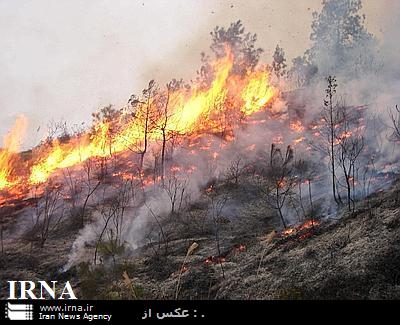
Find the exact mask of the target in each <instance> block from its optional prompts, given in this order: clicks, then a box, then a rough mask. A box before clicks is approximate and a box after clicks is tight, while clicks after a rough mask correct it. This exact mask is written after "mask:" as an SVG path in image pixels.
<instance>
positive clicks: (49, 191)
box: [32, 181, 64, 247]
mask: <svg viewBox="0 0 400 325" xmlns="http://www.w3.org/2000/svg"><path fill="white" fill-rule="evenodd" d="M37 199H38V202H37V203H36V206H35V209H34V216H33V218H34V223H33V227H32V235H33V238H34V240H35V241H37V242H38V245H39V246H40V247H44V245H45V242H46V241H47V239H48V238H49V235H50V234H51V232H53V231H54V230H55V229H56V228H57V227H58V225H59V224H60V222H61V220H62V219H63V217H64V206H63V201H62V200H61V186H60V185H58V184H54V183H53V182H52V181H49V182H48V183H47V185H46V187H45V189H44V192H43V194H40V199H39V197H37Z"/></svg>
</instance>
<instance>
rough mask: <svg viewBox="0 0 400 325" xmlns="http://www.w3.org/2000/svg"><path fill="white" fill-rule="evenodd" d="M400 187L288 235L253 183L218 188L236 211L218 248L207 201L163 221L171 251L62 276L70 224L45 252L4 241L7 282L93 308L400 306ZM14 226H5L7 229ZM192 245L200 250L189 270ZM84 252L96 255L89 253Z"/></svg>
mask: <svg viewBox="0 0 400 325" xmlns="http://www.w3.org/2000/svg"><path fill="white" fill-rule="evenodd" d="M399 185H400V183H399V182H397V183H395V184H394V185H393V186H392V187H391V188H389V189H387V190H384V191H380V192H378V193H376V194H373V195H371V196H370V197H368V198H367V199H365V200H363V201H362V202H359V203H358V204H357V209H356V212H355V213H354V214H352V215H351V214H349V213H348V212H347V211H346V210H345V209H342V210H341V211H339V212H338V214H337V217H335V219H332V218H330V219H325V220H324V219H322V220H319V224H318V225H315V226H314V227H311V228H309V229H305V230H300V231H298V232H296V233H293V234H291V235H283V234H282V233H274V232H273V230H274V229H277V230H278V231H279V229H281V228H280V227H281V226H280V223H279V220H278V218H276V217H275V213H274V211H271V210H270V209H268V207H266V206H265V204H263V202H262V200H260V197H259V196H257V195H256V194H257V193H256V192H254V191H253V192H252V191H251V189H250V188H244V187H245V186H246V183H244V184H243V185H240V186H232V185H228V184H219V185H215V189H214V191H215V194H214V196H213V198H212V200H213V201H214V202H218V201H219V200H221V198H222V197H223V198H226V197H229V198H231V199H232V198H234V199H235V202H236V205H235V207H232V208H230V209H229V210H225V211H230V215H227V216H222V215H220V216H219V217H218V224H219V225H220V227H219V233H218V236H219V241H217V240H216V237H215V231H213V224H212V223H210V222H209V221H205V222H203V223H202V221H201V218H202V217H201V216H202V215H203V214H204V213H206V212H205V211H208V210H207V202H208V201H207V200H209V197H207V195H206V194H204V195H203V196H202V197H201V198H200V199H199V200H198V201H197V202H196V203H195V204H193V205H192V206H191V209H190V211H189V212H187V214H186V216H185V215H181V216H172V217H171V216H168V217H166V218H165V219H163V220H162V221H161V222H162V227H163V229H164V233H165V234H168V241H167V247H166V245H165V243H166V241H164V240H160V241H159V242H156V241H155V242H152V243H149V244H146V245H144V246H143V247H141V248H139V249H137V250H135V251H128V250H124V251H123V252H120V253H119V254H118V256H117V255H115V256H114V258H110V257H109V258H108V259H107V257H106V254H104V256H105V257H104V259H102V260H101V262H100V263H97V265H96V266H89V264H85V263H81V264H78V265H75V266H73V267H72V268H70V269H69V270H67V271H63V268H64V266H65V265H66V264H67V262H68V256H69V254H70V252H71V249H72V244H73V242H74V239H75V238H76V237H77V235H78V233H79V228H77V227H74V225H73V224H71V222H70V221H69V224H65V225H64V226H63V228H62V231H58V232H55V233H53V234H51V236H50V238H49V239H48V242H47V243H46V245H45V247H44V248H38V247H36V246H35V245H32V244H30V243H29V242H28V241H24V240H21V239H20V238H17V237H15V239H14V240H8V241H5V242H4V247H3V253H2V254H1V255H0V269H1V272H0V277H1V279H0V280H1V281H7V280H9V279H12V278H18V279H25V278H28V279H32V280H35V279H37V280H40V279H48V278H50V279H52V280H58V281H61V282H63V281H66V280H70V281H71V282H72V283H73V285H74V286H75V290H76V292H77V295H78V297H79V298H90V299H97V298H106V299H175V298H176V297H177V298H178V299H399V298H400V271H399V270H400V205H399V199H400V197H399ZM253 190H254V189H253ZM224 200H225V199H224ZM22 211H23V209H22ZM225 214H226V212H225ZM15 220H18V218H16V217H15V218H14V219H8V223H7V227H9V229H12V228H13V227H15V226H16V225H15ZM13 222H14V225H13ZM3 226H4V224H3ZM26 235H27V234H25V236H26ZM22 238H24V237H22ZM193 243H197V244H198V247H197V248H196V249H195V250H194V251H193V253H192V254H190V255H189V256H188V257H187V258H186V261H185V262H184V260H185V256H186V253H187V249H188V247H189V246H190V245H192V244H193ZM218 243H219V249H218V247H217V244H218ZM86 249H87V250H88V252H90V253H93V247H92V246H91V245H90V243H87V247H86ZM218 251H219V252H220V254H218ZM182 263H184V264H182ZM180 270H182V271H181V272H180ZM125 272H126V275H128V279H127V277H126V275H125V278H124V276H123V274H124V273H125ZM178 283H179V284H178ZM178 286H179V288H178V289H177V287H178ZM1 295H2V297H4V296H6V295H7V293H6V292H4V291H3V292H2V293H1Z"/></svg>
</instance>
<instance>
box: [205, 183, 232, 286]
mask: <svg viewBox="0 0 400 325" xmlns="http://www.w3.org/2000/svg"><path fill="white" fill-rule="evenodd" d="M206 193H207V197H208V199H209V200H210V205H209V214H210V216H211V219H212V221H213V224H214V237H215V244H216V248H217V254H218V255H217V256H218V259H217V261H218V262H219V264H220V266H221V272H222V277H223V278H224V279H225V271H224V267H223V265H222V259H221V255H222V251H221V226H222V225H223V224H224V218H223V215H222V212H223V209H224V207H225V205H226V202H227V201H228V196H227V195H226V194H225V195H219V196H218V195H217V193H216V191H215V189H214V187H213V186H210V187H209V188H208V189H207V190H206Z"/></svg>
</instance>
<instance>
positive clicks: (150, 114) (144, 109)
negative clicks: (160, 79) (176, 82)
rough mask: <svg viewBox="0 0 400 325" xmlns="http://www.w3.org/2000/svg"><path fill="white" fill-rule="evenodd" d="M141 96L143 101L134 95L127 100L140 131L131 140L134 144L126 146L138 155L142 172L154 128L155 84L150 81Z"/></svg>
mask: <svg viewBox="0 0 400 325" xmlns="http://www.w3.org/2000/svg"><path fill="white" fill-rule="evenodd" d="M142 94H143V97H144V98H143V100H140V99H139V98H138V97H137V96H135V95H132V96H131V98H130V99H129V104H130V105H131V107H132V109H133V114H132V117H133V119H134V120H135V122H136V125H137V126H138V127H139V128H140V130H139V131H138V136H139V138H136V139H132V141H134V143H130V144H128V148H129V149H131V150H132V151H134V152H136V153H138V154H139V155H140V162H139V167H140V170H143V162H144V158H145V155H146V153H147V150H148V146H149V137H150V135H151V134H152V132H153V131H154V128H155V121H156V117H155V113H156V112H155V108H156V106H155V105H156V96H157V94H158V88H157V85H156V82H155V81H154V80H151V81H150V82H149V84H148V86H147V88H145V89H144V90H143V92H142ZM132 145H133V148H132Z"/></svg>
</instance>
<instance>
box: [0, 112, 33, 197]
mask: <svg viewBox="0 0 400 325" xmlns="http://www.w3.org/2000/svg"><path fill="white" fill-rule="evenodd" d="M27 124H28V120H27V119H26V117H25V116H23V115H21V116H19V117H18V118H17V120H16V121H15V124H14V126H13V127H12V128H11V130H10V132H9V133H8V134H7V135H6V136H5V137H4V139H3V146H4V147H3V149H1V152H0V190H2V189H4V188H6V187H10V186H13V185H14V184H15V182H16V180H13V179H12V178H13V177H12V174H13V169H14V166H13V163H14V161H15V159H16V158H15V154H16V153H17V152H18V151H19V148H20V145H21V141H22V138H23V137H24V135H25V131H26V127H27Z"/></svg>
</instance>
